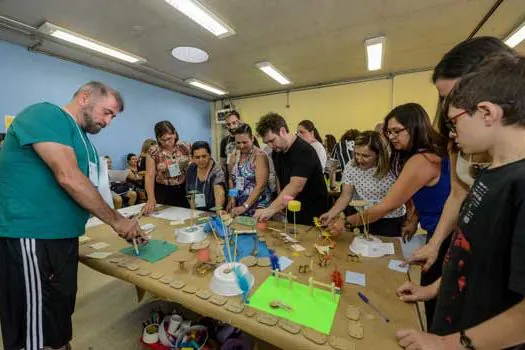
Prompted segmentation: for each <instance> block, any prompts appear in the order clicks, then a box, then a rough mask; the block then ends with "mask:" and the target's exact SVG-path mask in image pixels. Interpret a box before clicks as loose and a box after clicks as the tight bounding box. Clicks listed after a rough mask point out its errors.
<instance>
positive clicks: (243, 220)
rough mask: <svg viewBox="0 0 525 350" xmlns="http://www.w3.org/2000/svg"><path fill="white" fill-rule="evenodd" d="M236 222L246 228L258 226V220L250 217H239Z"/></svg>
mask: <svg viewBox="0 0 525 350" xmlns="http://www.w3.org/2000/svg"><path fill="white" fill-rule="evenodd" d="M235 221H236V222H237V223H239V224H241V225H244V226H255V225H256V224H257V220H255V219H254V218H252V217H250V216H237V217H235Z"/></svg>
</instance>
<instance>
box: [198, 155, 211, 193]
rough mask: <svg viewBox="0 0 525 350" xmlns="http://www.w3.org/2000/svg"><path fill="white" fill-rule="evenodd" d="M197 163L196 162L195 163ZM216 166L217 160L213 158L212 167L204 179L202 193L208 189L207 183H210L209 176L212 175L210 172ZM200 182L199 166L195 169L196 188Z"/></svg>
mask: <svg viewBox="0 0 525 350" xmlns="http://www.w3.org/2000/svg"><path fill="white" fill-rule="evenodd" d="M195 165H196V164H195ZM214 166H215V161H214V160H213V159H212V163H211V167H210V168H209V169H208V172H207V173H206V178H205V179H204V185H203V187H202V193H204V190H205V189H206V184H207V183H208V177H209V176H210V172H211V170H212V169H213V167H214ZM198 182H199V167H198V166H197V167H196V169H195V186H194V188H195V190H197V189H198V188H197V184H198Z"/></svg>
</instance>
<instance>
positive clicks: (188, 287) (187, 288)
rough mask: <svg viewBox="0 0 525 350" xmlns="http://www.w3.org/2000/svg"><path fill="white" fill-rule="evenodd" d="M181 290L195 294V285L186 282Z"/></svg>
mask: <svg viewBox="0 0 525 350" xmlns="http://www.w3.org/2000/svg"><path fill="white" fill-rule="evenodd" d="M182 291H183V292H184V293H188V294H195V293H196V292H197V287H195V286H192V285H189V284H188V285H186V287H184V289H183V290H182Z"/></svg>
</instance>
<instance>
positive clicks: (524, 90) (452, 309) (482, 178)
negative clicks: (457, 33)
mask: <svg viewBox="0 0 525 350" xmlns="http://www.w3.org/2000/svg"><path fill="white" fill-rule="evenodd" d="M445 110H447V111H448V119H447V120H446V122H447V124H448V126H449V129H450V132H451V133H453V134H454V136H455V139H456V142H457V143H458V145H459V147H460V148H461V150H462V151H463V152H464V153H466V154H476V153H484V152H488V153H489V154H490V155H491V156H492V165H491V166H490V168H488V169H486V170H484V171H482V172H481V174H480V175H479V177H478V178H477V179H476V181H475V182H474V184H473V186H472V188H471V189H470V191H469V194H468V195H467V197H466V199H465V201H464V202H463V204H462V206H461V209H460V212H459V216H458V223H457V229H456V232H455V233H454V237H453V240H452V244H451V245H450V248H449V250H448V253H447V255H446V258H445V261H444V264H443V275H442V277H441V279H439V280H437V281H436V282H435V283H434V284H433V285H431V286H427V287H420V286H417V285H414V284H411V283H407V284H405V285H403V286H401V287H400V288H399V290H398V294H399V295H400V299H401V300H403V301H420V300H428V299H431V298H433V297H436V296H437V305H436V311H435V315H434V320H433V323H432V328H431V329H430V332H431V333H433V334H427V333H422V332H418V331H416V330H401V331H399V332H398V333H397V336H398V339H399V344H400V345H401V346H402V347H404V348H409V349H462V348H464V349H503V348H511V347H514V348H520V349H521V348H522V347H520V346H518V345H519V344H523V343H525V301H524V296H525V142H524V141H525V58H524V57H518V56H514V55H512V54H505V55H498V56H494V57H491V58H489V59H487V60H486V61H485V62H484V63H483V64H482V65H481V67H480V68H479V69H478V71H476V72H474V73H471V74H469V75H467V76H465V77H464V78H462V79H461V80H460V81H459V82H458V83H457V84H456V87H455V88H454V90H453V91H452V93H451V95H450V96H449V99H448V103H447V106H446V108H445Z"/></svg>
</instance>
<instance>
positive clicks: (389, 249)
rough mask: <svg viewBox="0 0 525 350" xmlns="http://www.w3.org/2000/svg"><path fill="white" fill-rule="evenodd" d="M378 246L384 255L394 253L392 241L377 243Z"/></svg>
mask: <svg viewBox="0 0 525 350" xmlns="http://www.w3.org/2000/svg"><path fill="white" fill-rule="evenodd" d="M378 248H379V250H380V251H381V252H382V253H383V254H385V255H394V254H395V253H396V251H395V249H394V243H378Z"/></svg>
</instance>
